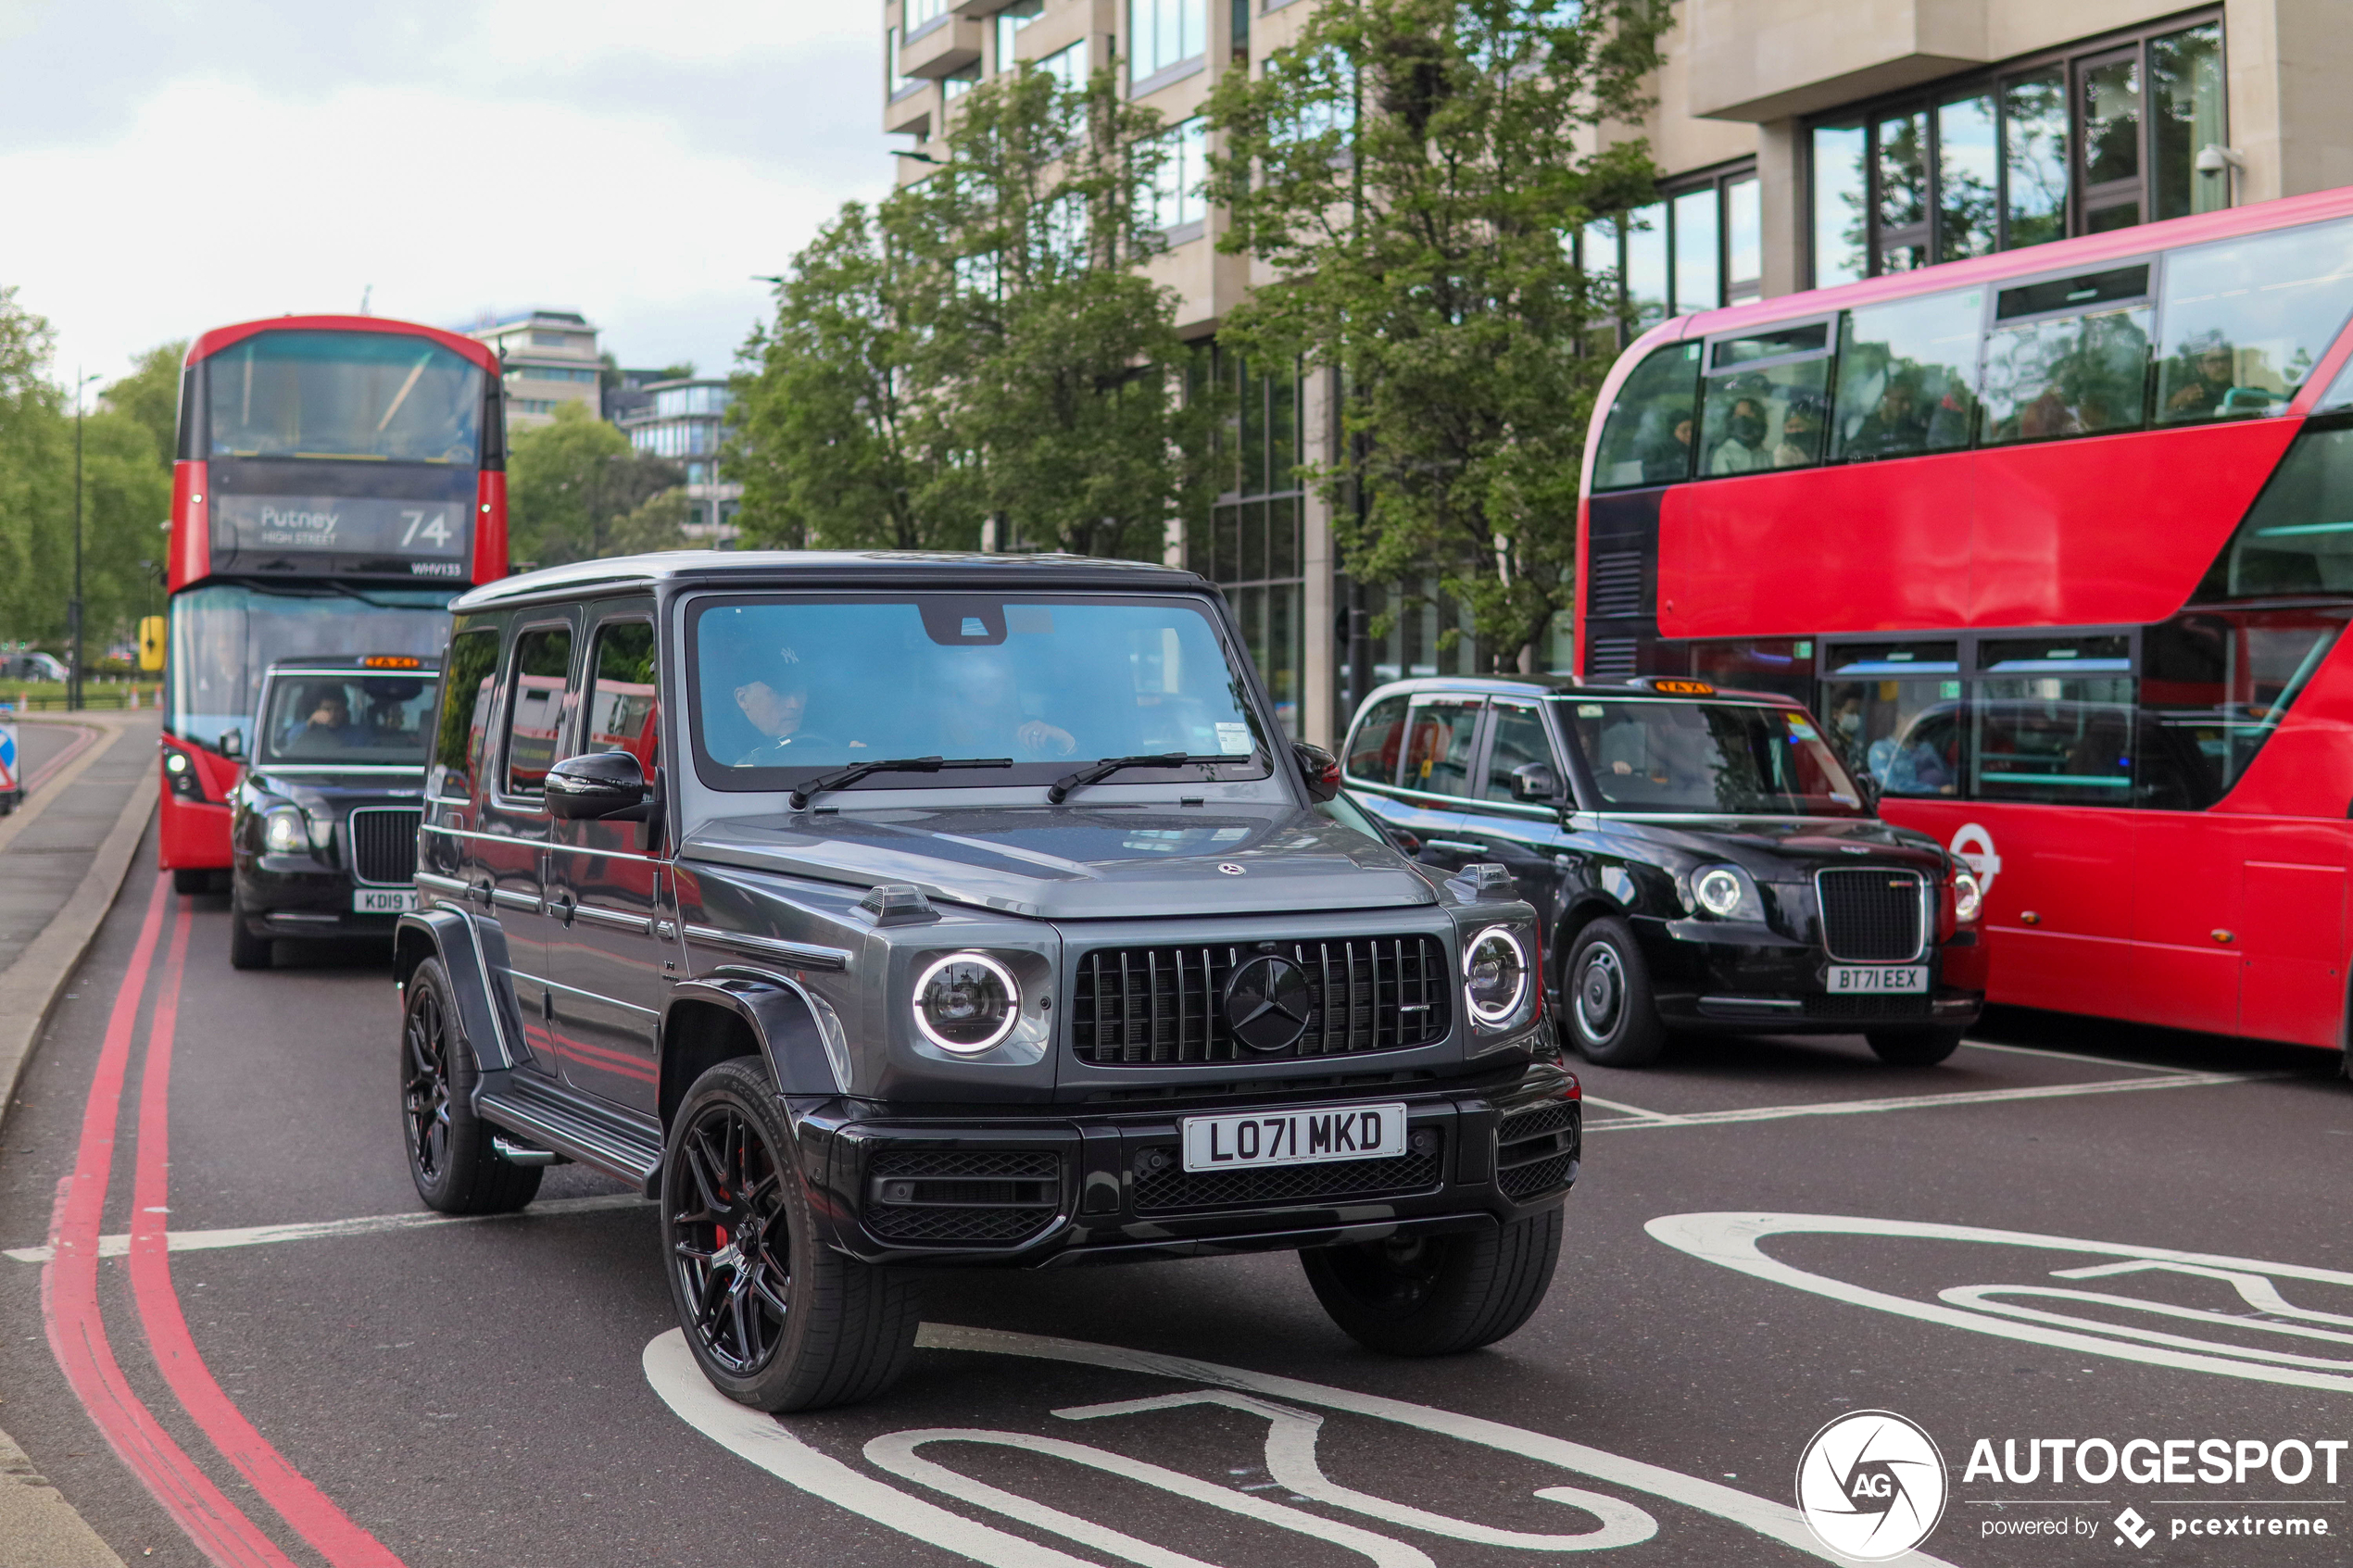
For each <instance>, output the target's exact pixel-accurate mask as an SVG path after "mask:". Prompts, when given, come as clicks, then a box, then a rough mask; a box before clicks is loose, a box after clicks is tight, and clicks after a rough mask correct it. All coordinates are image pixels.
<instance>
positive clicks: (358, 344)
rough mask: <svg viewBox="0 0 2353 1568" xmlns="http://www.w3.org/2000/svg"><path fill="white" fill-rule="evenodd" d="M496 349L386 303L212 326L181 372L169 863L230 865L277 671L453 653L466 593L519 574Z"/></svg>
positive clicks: (182, 871) (181, 881) (180, 871)
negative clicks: (459, 599)
mask: <svg viewBox="0 0 2353 1568" xmlns="http://www.w3.org/2000/svg"><path fill="white" fill-rule="evenodd" d="M499 397H500V384H499V375H498V360H497V356H496V355H495V354H494V353H493V352H492V351H491V350H490V349H489V348H487V347H485V346H484V345H482V344H479V343H476V342H474V341H473V340H472V339H471V338H465V337H459V336H458V335H457V334H455V333H452V332H441V331H438V330H436V329H434V328H432V327H422V326H417V325H415V324H413V323H410V322H407V321H392V320H384V319H382V318H378V317H371V316H281V317H277V318H275V319H273V320H266V321H246V322H242V323H240V324H239V325H236V326H233V327H221V328H220V329H218V330H216V331H213V332H207V333H206V334H205V335H204V336H202V337H200V338H198V339H197V340H196V341H195V344H194V345H192V346H191V347H190V348H189V350H188V357H187V360H186V364H185V367H184V368H183V369H182V371H181V378H180V441H179V460H178V463H177V464H176V466H175V468H174V470H173V474H172V487H171V524H170V528H171V545H170V563H169V586H170V595H171V597H170V640H169V643H168V645H167V650H168V651H167V654H166V661H165V676H164V681H165V688H166V694H167V696H166V704H165V715H164V734H163V816H162V822H161V843H162V859H163V864H164V865H165V866H167V867H169V868H170V870H171V872H172V874H173V881H174V883H175V884H176V885H177V886H178V887H179V889H180V890H181V891H182V892H201V891H204V890H205V889H207V888H208V887H210V886H212V885H214V884H216V883H218V882H220V880H221V879H223V878H225V877H226V875H227V869H228V867H229V864H230V855H229V808H228V804H227V802H228V798H229V791H230V790H231V788H232V787H233V786H234V784H236V781H237V776H238V771H239V767H240V763H239V759H240V758H241V757H242V756H243V755H244V754H245V748H246V747H245V743H246V740H247V737H248V734H249V732H250V731H251V729H252V724H253V701H254V696H255V692H256V690H257V688H258V685H259V683H260V679H261V674H262V671H265V670H266V669H268V668H269V666H270V664H271V660H273V659H287V658H299V657H303V656H308V655H321V656H324V655H347V654H416V655H420V656H435V657H437V656H438V655H439V654H440V652H441V648H442V646H443V644H444V643H445V642H446V641H447V638H448V635H449V615H448V608H447V607H448V603H449V601H450V599H451V598H453V597H455V596H457V595H458V594H459V593H461V592H463V591H464V590H465V589H467V588H469V587H472V586H473V585H474V584H476V583H484V582H488V581H490V580H491V579H494V578H498V577H504V576H505V575H506V574H507V484H506V481H507V476H506V471H505V470H506V442H505V421H504V419H503V417H502V413H501V404H500V402H499Z"/></svg>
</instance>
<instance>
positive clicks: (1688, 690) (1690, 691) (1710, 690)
mask: <svg viewBox="0 0 2353 1568" xmlns="http://www.w3.org/2000/svg"><path fill="white" fill-rule="evenodd" d="M1635 684H1637V685H1642V686H1648V687H1649V688H1650V689H1651V690H1653V691H1655V692H1657V693H1659V694H1660V695H1662V696H1715V695H1716V688H1715V687H1714V686H1712V685H1710V684H1707V683H1706V682H1705V681H1683V680H1677V679H1675V678H1674V677H1672V676H1667V675H1653V676H1646V677H1644V678H1643V679H1642V680H1640V681H1637V682H1636V683H1635Z"/></svg>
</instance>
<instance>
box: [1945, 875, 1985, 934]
mask: <svg viewBox="0 0 2353 1568" xmlns="http://www.w3.org/2000/svg"><path fill="white" fill-rule="evenodd" d="M1984 912H1985V887H1984V884H1982V883H1981V882H1979V881H1978V880H1977V873H1976V872H1954V873H1953V918H1954V919H1955V920H1957V921H1960V922H1963V923H1967V922H1969V921H1973V920H1975V919H1976V918H1977V917H1978V916H1979V915H1981V914H1982V913H1984Z"/></svg>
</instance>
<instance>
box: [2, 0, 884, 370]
mask: <svg viewBox="0 0 2353 1568" xmlns="http://www.w3.org/2000/svg"><path fill="white" fill-rule="evenodd" d="M879 12H880V6H878V5H876V4H875V0H662V3H651V0H637V3H634V4H631V3H620V0H408V3H405V4H401V5H397V6H391V5H382V4H375V3H372V0H177V3H175V0H0V285H8V284H14V285H15V286H16V288H17V291H18V293H17V299H18V303H19V304H20V305H21V306H23V307H26V308H28V309H31V310H33V311H36V312H38V313H39V314H41V315H43V316H45V317H47V318H48V319H49V320H50V322H51V324H52V325H53V326H54V327H55V329H56V331H57V366H56V373H57V378H58V379H59V380H61V381H62V380H65V379H68V378H69V377H70V376H71V375H72V373H73V367H74V366H75V365H76V364H77V363H79V364H81V365H82V366H84V367H86V368H87V369H88V370H94V371H98V372H101V373H103V374H104V375H106V376H107V378H108V379H112V378H113V377H115V376H118V375H120V374H121V373H123V372H124V371H125V370H127V369H128V368H129V364H130V359H131V357H132V356H133V355H135V354H137V353H138V352H140V351H141V350H143V349H145V348H148V347H151V346H153V345H156V344H158V343H163V342H167V341H169V340H170V339H173V338H182V337H188V336H191V335H193V334H195V332H201V331H203V330H204V329H206V328H208V327H213V326H219V325H221V324H223V323H225V322H230V321H239V320H249V319H251V318H254V317H258V316H275V315H280V314H283V313H285V312H288V311H349V310H356V309H357V308H358V307H359V302H360V296H361V293H362V291H363V290H366V289H368V288H369V287H370V285H373V289H374V294H373V302H372V306H371V308H372V309H373V311H374V313H375V314H377V315H381V316H400V317H406V318H409V319H410V320H419V321H427V322H431V323H434V324H435V325H440V326H451V327H462V326H467V325H471V324H472V322H473V321H474V320H476V319H477V318H479V317H481V316H482V315H483V314H484V313H485V312H494V311H495V312H498V313H501V314H504V313H509V312H513V311H517V310H524V309H529V308H532V307H539V306H544V307H551V308H556V309H573V310H580V311H583V312H585V313H586V315H587V316H588V319H589V320H592V321H594V322H595V323H596V324H597V325H598V327H600V328H602V329H603V332H604V337H603V343H604V345H605V346H606V347H607V348H609V349H610V350H611V351H612V352H613V353H615V354H617V355H618V356H619V357H620V358H621V361H622V363H623V364H624V365H661V364H667V363H671V362H673V361H674V360H679V359H692V360H693V361H694V362H695V363H696V365H697V367H698V369H700V370H703V371H705V372H707V373H724V371H725V370H727V368H728V366H729V364H730V362H731V361H732V359H733V358H734V355H735V351H736V347H737V346H738V345H740V344H741V343H742V341H743V338H744V335H745V333H746V332H748V331H749V328H750V327H751V325H752V323H753V321H754V320H756V319H758V318H760V317H761V316H762V315H763V314H764V313H765V309H766V305H767V285H765V284H762V283H759V282H753V281H752V277H751V275H752V274H754V273H760V272H777V271H781V270H783V268H784V264H785V262H786V259H787V258H788V257H790V256H791V254H792V253H793V251H794V250H796V249H797V248H799V245H801V244H802V242H803V241H805V240H806V239H807V238H808V236H809V234H810V233H811V232H812V230H813V229H814V227H815V226H816V224H817V223H818V222H820V221H822V220H823V219H824V217H825V216H826V215H828V214H830V213H831V212H832V211H833V210H834V209H835V208H836V207H838V206H839V205H840V203H841V202H843V201H844V200H846V199H849V198H851V197H866V198H871V197H872V196H874V195H875V194H879V193H880V192H881V191H882V190H883V189H885V188H886V187H887V182H888V180H889V177H890V157H889V154H888V153H887V150H886V143H885V141H884V138H883V136H882V134H881V120H880V114H881V104H882V99H881V95H880V94H879V93H878V92H877V91H876V89H877V86H878V84H879V81H880V76H881V72H882V63H881V58H880V56H881V44H880V39H881V31H882V30H881V24H880V20H879Z"/></svg>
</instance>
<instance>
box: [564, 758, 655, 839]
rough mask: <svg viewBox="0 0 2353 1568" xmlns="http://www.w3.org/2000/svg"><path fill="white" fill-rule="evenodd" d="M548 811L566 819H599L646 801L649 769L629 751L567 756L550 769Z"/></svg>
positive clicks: (575, 820)
mask: <svg viewBox="0 0 2353 1568" xmlns="http://www.w3.org/2000/svg"><path fill="white" fill-rule="evenodd" d="M546 788H547V811H548V814H549V815H551V816H556V817H560V818H562V819H564V820H565V821H566V822H598V821H600V820H602V819H604V818H607V817H617V816H619V815H621V813H623V812H624V811H627V810H630V809H633V808H635V807H638V806H642V805H644V804H645V801H646V797H647V796H648V793H650V789H649V786H648V784H647V782H646V770H645V769H644V768H643V767H642V766H640V765H639V763H638V761H637V759H635V757H632V756H631V755H629V753H627V752H625V751H591V752H589V753H587V754H586V755H585V756H581V757H567V758H565V759H563V760H562V761H560V762H559V763H557V764H556V765H555V766H554V767H552V768H550V769H548V770H547V785H546Z"/></svg>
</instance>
